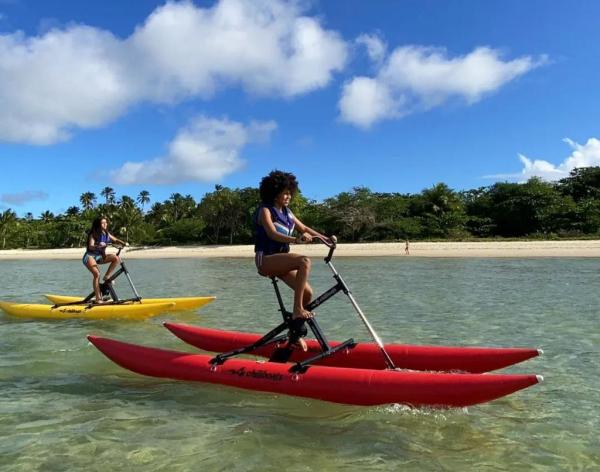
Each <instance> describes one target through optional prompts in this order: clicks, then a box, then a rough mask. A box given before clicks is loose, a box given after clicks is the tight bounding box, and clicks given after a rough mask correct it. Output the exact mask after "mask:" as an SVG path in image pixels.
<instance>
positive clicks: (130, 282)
mask: <svg viewBox="0 0 600 472" xmlns="http://www.w3.org/2000/svg"><path fill="white" fill-rule="evenodd" d="M124 272H125V277H127V281H128V282H129V286H130V287H131V290H133V293H134V294H135V296H136V298H138V299H141V298H142V297H140V294H139V293H138V292H137V290H136V289H135V286H134V285H133V281H132V280H131V277H129V272H127V269H125V271H124Z"/></svg>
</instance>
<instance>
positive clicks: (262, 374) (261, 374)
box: [226, 367, 283, 382]
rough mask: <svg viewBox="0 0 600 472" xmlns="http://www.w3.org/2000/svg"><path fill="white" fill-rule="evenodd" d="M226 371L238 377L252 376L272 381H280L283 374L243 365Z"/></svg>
mask: <svg viewBox="0 0 600 472" xmlns="http://www.w3.org/2000/svg"><path fill="white" fill-rule="evenodd" d="M226 372H227V373H228V374H231V375H237V376H238V377H252V378H255V379H265V380H272V381H274V382H281V381H282V380H283V375H281V374H272V373H271V372H267V371H266V370H255V369H252V370H246V368H245V367H240V368H239V369H229V370H227V371H226Z"/></svg>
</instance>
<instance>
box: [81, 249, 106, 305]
mask: <svg viewBox="0 0 600 472" xmlns="http://www.w3.org/2000/svg"><path fill="white" fill-rule="evenodd" d="M85 266H86V268H87V270H89V271H90V272H91V273H92V275H93V276H94V280H93V282H92V287H93V288H94V293H95V295H96V303H102V294H101V293H100V270H99V269H98V266H97V265H96V261H95V260H94V258H93V257H88V260H87V262H86V264H85Z"/></svg>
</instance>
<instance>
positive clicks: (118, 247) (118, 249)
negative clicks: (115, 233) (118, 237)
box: [106, 243, 125, 256]
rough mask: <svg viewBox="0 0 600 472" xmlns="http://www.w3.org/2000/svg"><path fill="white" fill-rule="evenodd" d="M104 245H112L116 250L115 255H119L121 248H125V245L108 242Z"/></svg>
mask: <svg viewBox="0 0 600 472" xmlns="http://www.w3.org/2000/svg"><path fill="white" fill-rule="evenodd" d="M106 246H107V247H108V246H112V247H114V248H115V249H116V250H117V256H119V255H120V254H121V251H122V250H123V249H125V246H121V245H120V244H113V243H108V244H107V245H106Z"/></svg>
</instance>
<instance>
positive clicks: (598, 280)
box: [0, 258, 600, 471]
mask: <svg viewBox="0 0 600 472" xmlns="http://www.w3.org/2000/svg"><path fill="white" fill-rule="evenodd" d="M597 266H598V263H597V261H595V260H586V259H526V260H525V259H523V260H519V259H452V260H448V259H439V260H436V259H410V258H356V259H352V258H341V259H339V260H337V261H336V267H337V268H338V270H340V272H341V273H342V274H343V276H344V278H345V279H346V280H347V282H348V283H349V285H350V286H351V287H352V289H353V292H354V295H355V296H356V298H357V300H358V301H359V303H360V304H361V306H362V308H363V310H364V311H365V313H366V315H367V316H368V318H369V320H370V321H371V323H372V324H373V325H374V327H375V328H376V330H377V331H378V332H379V334H380V336H381V337H382V338H383V339H384V340H385V341H386V342H408V343H422V344H448V345H452V344H456V345H468V344H472V345H493V346H534V347H542V348H543V349H544V350H545V356H544V357H542V358H538V359H535V360H531V361H528V362H526V363H524V364H522V365H519V366H514V367H512V368H510V369H507V370H506V371H508V372H527V373H539V374H543V375H544V376H545V378H546V382H544V384H542V385H538V386H535V387H533V388H530V389H527V390H524V391H521V392H519V393H517V394H514V395H512V396H509V397H506V398H504V399H500V400H497V401H495V402H492V403H489V404H485V405H481V406H476V407H471V408H469V409H461V410H444V411H439V410H413V409H409V408H406V407H403V406H400V405H391V406H386V407H374V408H361V407H352V406H345V405H335V404H329V403H325V402H319V401H313V400H306V399H298V398H292V397H285V396H277V395H271V394H262V393H256V392H248V391H242V390H238V389H232V388H226V387H222V386H215V385H203V384H190V383H184V382H173V381H166V380H160V379H152V378H146V377H141V376H137V375H135V374H132V373H130V372H127V371H124V370H122V369H120V368H119V367H117V366H116V365H114V364H112V363H110V362H109V361H108V360H106V359H105V358H104V357H103V356H102V355H100V354H99V353H98V352H97V351H96V350H95V349H94V348H93V347H92V346H91V345H90V344H89V343H88V342H87V340H86V339H85V335H86V334H88V333H93V334H98V335H105V336H112V337H116V338H118V339H122V340H128V341H132V342H139V343H142V344H147V345H154V346H160V347H166V348H172V349H179V350H187V351H193V348H191V347H189V346H186V345H185V344H183V343H182V342H181V341H179V340H177V339H176V338H175V337H174V336H172V335H170V333H169V332H168V331H167V330H165V329H164V328H163V327H162V325H161V323H162V322H163V321H165V320H170V319H173V320H176V321H179V322H184V323H197V324H202V325H205V326H209V327H218V328H222V329H234V330H244V331H253V332H266V331H267V330H269V329H270V328H271V327H272V326H274V325H275V324H276V323H278V322H279V319H280V318H279V316H280V315H279V314H278V313H277V306H276V300H275V297H274V295H273V293H272V288H271V287H270V284H269V281H268V279H265V278H261V277H259V276H257V275H256V273H255V269H254V268H253V265H252V262H251V261H250V260H246V259H239V260H238V259H210V260H208V259H207V260H202V259H195V260H155V261H144V260H133V261H131V262H130V263H129V267H130V269H131V272H132V273H133V277H134V280H135V282H136V285H137V287H138V289H139V291H140V292H141V294H142V295H143V296H147V297H151V296H191V295H216V296H217V298H218V299H217V301H216V302H214V303H212V304H210V305H208V306H206V307H205V308H203V309H202V310H200V311H198V312H187V313H177V314H169V315H168V316H163V317H159V318H155V319H151V320H149V321H146V322H127V321H86V320H66V321H60V322H59V321H27V320H16V319H11V318H9V317H7V316H5V315H3V314H0V392H1V395H0V438H2V440H1V441H0V469H2V470H3V471H4V470H6V471H17V470H23V471H25V470H27V471H29V470H44V471H46V470H66V469H68V470H82V469H91V470H107V469H108V468H109V467H110V468H112V469H115V470H118V469H121V468H125V467H127V468H129V469H132V470H144V471H153V470H170V471H176V470H191V469H193V468H194V469H198V468H199V467H202V468H203V470H231V469H234V470H272V469H281V468H284V469H286V470H292V471H295V470H298V471H300V470H337V469H342V468H350V470H354V469H359V468H360V469H361V470H399V469H400V468H402V470H415V471H416V470H461V471H462V470H473V469H477V470H479V469H483V468H488V469H489V470H593V469H596V468H598V467H600V441H599V440H598V435H597V431H598V430H600V427H599V426H600V425H599V422H600V421H599V419H598V418H599V415H598V414H597V408H598V405H599V404H600V380H599V379H598V367H597V366H598V365H600V325H599V323H598V310H599V307H600V295H599V294H600V275H599V274H600V272H599V271H598V267H597ZM313 267H314V273H313V276H312V278H311V281H312V283H313V285H314V286H315V288H316V290H317V291H322V290H324V289H326V288H328V287H329V286H330V285H331V284H332V280H331V274H330V272H329V271H328V270H327V268H326V267H325V266H324V265H323V264H320V263H319V262H318V261H315V264H313ZM0 280H2V288H0V299H2V300H15V301H30V302H42V301H43V297H42V294H43V293H64V294H87V293H88V292H89V291H90V287H89V285H90V282H91V280H89V277H88V274H87V273H86V272H85V271H84V269H83V267H81V264H79V263H77V262H75V261H9V262H5V261H3V262H2V263H0ZM118 288H119V289H120V290H121V291H122V292H123V293H126V291H127V284H126V282H125V281H124V280H123V281H122V282H120V284H119V285H118ZM284 293H285V295H286V297H287V298H288V300H289V304H290V305H291V293H290V292H287V291H286V292H284ZM318 315H319V317H320V323H321V325H322V327H323V329H324V330H325V332H326V333H327V334H328V336H329V337H330V338H331V339H342V338H343V339H346V338H347V337H349V336H353V337H355V338H356V339H358V340H367V339H368V336H367V334H366V333H365V330H364V327H363V326H362V324H361V322H360V320H358V319H357V317H356V315H355V314H354V313H353V312H352V309H351V306H350V305H349V303H348V302H347V301H346V300H344V298H343V297H342V296H341V295H338V297H336V298H335V299H333V300H331V301H329V302H327V303H326V304H325V305H323V306H322V307H320V309H319V310H318Z"/></svg>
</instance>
